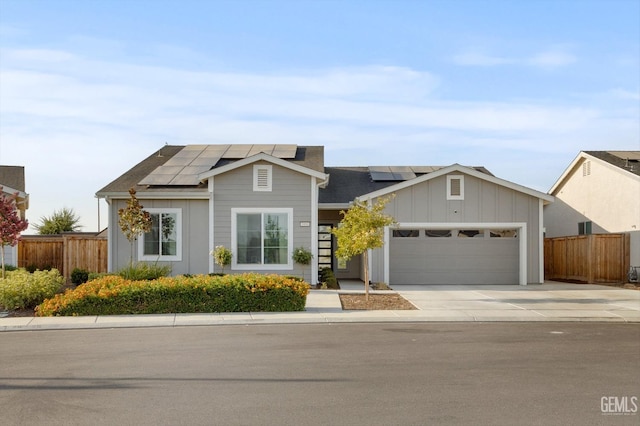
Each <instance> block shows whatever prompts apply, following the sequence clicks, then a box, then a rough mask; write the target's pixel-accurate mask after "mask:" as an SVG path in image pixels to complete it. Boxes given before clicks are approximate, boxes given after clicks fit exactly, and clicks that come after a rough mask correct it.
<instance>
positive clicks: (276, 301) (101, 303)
mask: <svg viewBox="0 0 640 426" xmlns="http://www.w3.org/2000/svg"><path fill="white" fill-rule="evenodd" d="M308 293H309V284H307V283H305V282H302V281H300V280H297V279H295V278H291V277H285V276H281V275H275V274H274V275H263V274H256V273H248V274H242V275H226V276H209V275H195V276H189V277H185V276H177V277H161V278H158V279H156V280H152V281H130V280H126V279H124V278H122V277H120V276H112V275H109V276H104V277H101V278H98V279H96V280H93V281H89V282H87V283H85V284H82V285H80V286H78V287H76V288H75V289H74V290H67V291H66V292H65V293H64V294H57V295H55V296H53V297H52V298H50V299H47V300H45V301H44V302H43V303H42V304H40V305H39V306H38V307H37V308H36V315H38V316H58V315H122V314H160V313H195V312H284V311H301V310H304V306H305V303H306V297H307V294H308Z"/></svg>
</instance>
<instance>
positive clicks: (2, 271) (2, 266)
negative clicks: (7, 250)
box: [1, 244, 18, 278]
mask: <svg viewBox="0 0 640 426" xmlns="http://www.w3.org/2000/svg"><path fill="white" fill-rule="evenodd" d="M1 250H2V278H5V276H4V244H2V249H1ZM16 263H18V262H16Z"/></svg>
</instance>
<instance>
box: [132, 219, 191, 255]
mask: <svg viewBox="0 0 640 426" xmlns="http://www.w3.org/2000/svg"><path fill="white" fill-rule="evenodd" d="M145 210H146V211H148V212H149V215H150V216H151V230H150V231H149V232H146V233H144V234H142V235H141V236H140V242H139V245H138V258H139V259H140V260H146V261H157V260H160V261H180V260H182V209H156V208H153V209H145Z"/></svg>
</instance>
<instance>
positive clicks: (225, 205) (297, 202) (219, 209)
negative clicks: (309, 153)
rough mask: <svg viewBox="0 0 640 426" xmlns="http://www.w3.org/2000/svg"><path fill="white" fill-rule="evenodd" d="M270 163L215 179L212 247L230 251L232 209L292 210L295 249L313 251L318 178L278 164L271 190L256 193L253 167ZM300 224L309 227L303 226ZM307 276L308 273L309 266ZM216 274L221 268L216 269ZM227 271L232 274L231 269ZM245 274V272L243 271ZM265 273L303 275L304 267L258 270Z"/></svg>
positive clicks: (248, 167)
mask: <svg viewBox="0 0 640 426" xmlns="http://www.w3.org/2000/svg"><path fill="white" fill-rule="evenodd" d="M261 164H271V163H267V162H256V163H253V164H249V165H246V166H243V167H239V168H237V169H234V170H231V171H228V172H226V173H223V174H220V175H216V176H215V177H214V178H213V179H214V180H213V206H214V220H213V222H214V229H213V239H214V240H213V246H214V247H215V246H219V245H223V246H225V247H227V248H231V209H233V208H256V209H265V208H283V209H286V208H291V209H293V248H296V247H304V248H306V249H307V250H311V247H312V238H313V235H314V233H315V232H317V229H315V227H314V226H313V225H314V224H313V220H312V219H313V217H314V215H313V214H312V210H311V209H312V206H313V200H312V197H313V196H314V192H313V191H312V185H313V184H314V183H315V178H313V177H311V176H308V175H305V174H302V173H299V172H296V171H293V170H290V169H287V168H284V167H280V166H277V165H275V164H274V165H273V167H272V190H271V191H254V190H253V166H254V165H261ZM301 223H306V224H309V226H304V227H303V226H301ZM305 268H307V271H306V273H307V274H309V271H308V269H309V266H306V267H305ZM216 271H218V267H217V266H216ZM226 271H230V272H231V273H233V272H234V271H233V270H230V268H228V269H227V270H226ZM241 272H246V271H241ZM255 272H266V273H272V272H277V273H300V272H301V266H300V265H296V264H295V263H294V264H293V269H291V270H289V271H271V270H261V269H256V270H255Z"/></svg>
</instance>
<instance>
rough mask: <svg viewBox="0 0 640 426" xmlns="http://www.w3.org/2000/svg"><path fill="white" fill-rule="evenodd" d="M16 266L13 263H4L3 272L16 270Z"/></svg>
mask: <svg viewBox="0 0 640 426" xmlns="http://www.w3.org/2000/svg"><path fill="white" fill-rule="evenodd" d="M17 269H18V267H17V266H13V265H4V271H5V272H9V271H15V270H17Z"/></svg>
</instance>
